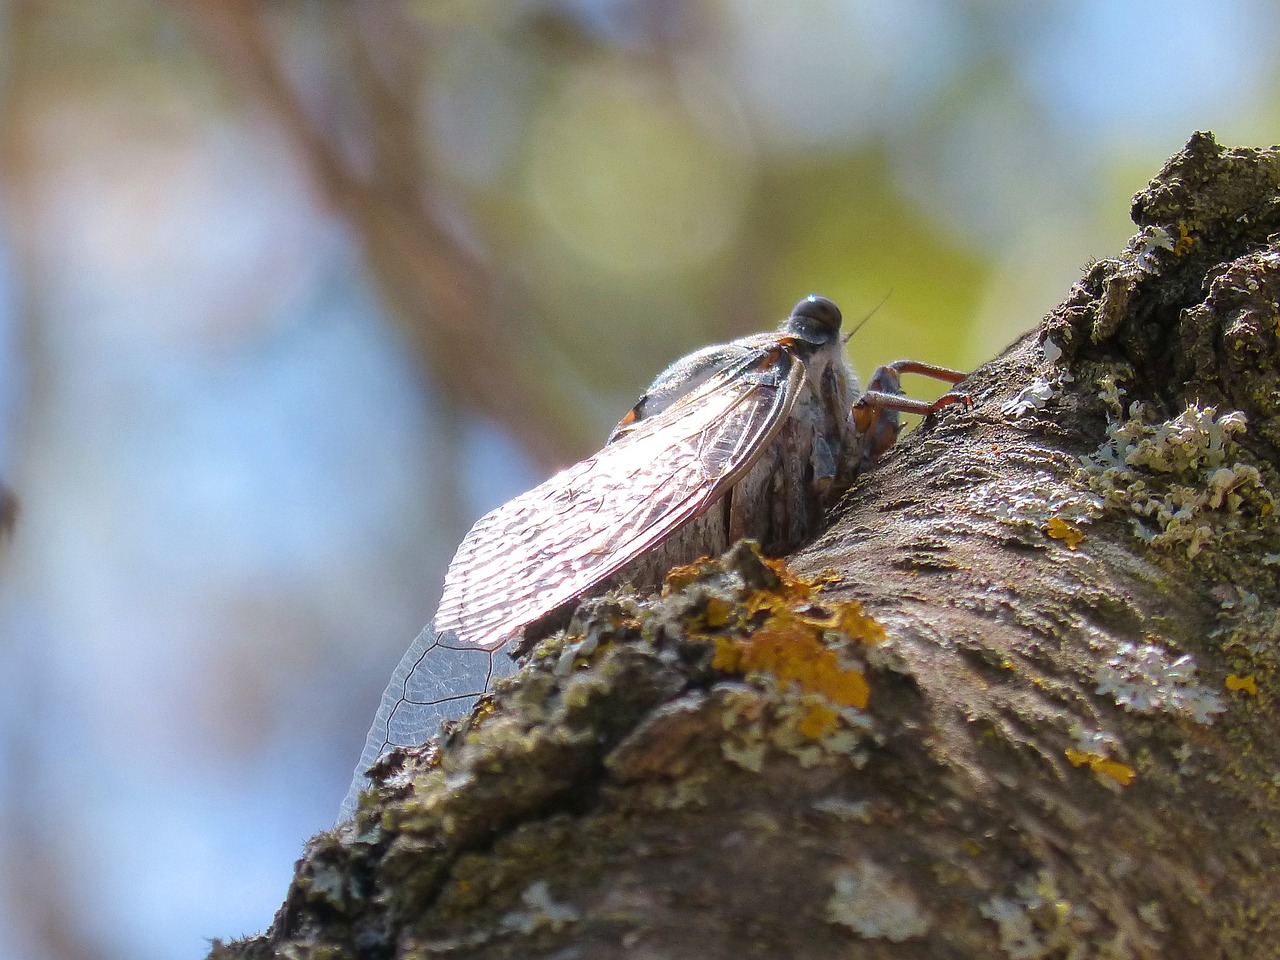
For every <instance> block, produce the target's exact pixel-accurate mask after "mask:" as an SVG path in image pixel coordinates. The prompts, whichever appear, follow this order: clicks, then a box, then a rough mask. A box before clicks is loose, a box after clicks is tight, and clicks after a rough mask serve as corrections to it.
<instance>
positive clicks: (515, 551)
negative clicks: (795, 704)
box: [434, 342, 805, 650]
mask: <svg viewBox="0 0 1280 960" xmlns="http://www.w3.org/2000/svg"><path fill="white" fill-rule="evenodd" d="M804 375H805V369H804V364H803V362H802V361H801V360H800V359H799V358H798V357H796V356H795V355H794V353H792V352H791V351H790V350H789V349H787V348H786V347H785V346H784V345H782V344H780V343H778V342H774V343H771V344H770V345H768V346H767V347H762V348H760V349H758V350H755V351H753V352H752V353H751V354H750V355H748V356H745V357H743V358H741V359H739V360H737V361H735V362H733V363H732V364H730V365H729V366H727V367H726V368H725V369H724V370H723V371H721V372H720V373H719V374H717V375H716V376H715V377H713V378H711V379H710V380H708V381H707V382H706V383H705V384H703V385H702V386H701V387H699V388H698V389H697V390H695V391H694V392H692V393H690V394H689V395H688V396H686V397H683V398H681V400H680V401H679V402H677V403H675V404H673V405H672V406H670V407H668V408H667V409H665V410H663V411H662V412H661V413H659V414H657V415H655V416H653V417H651V418H649V419H646V420H642V421H640V422H639V423H637V424H636V425H635V426H634V427H633V428H632V429H631V430H630V431H629V432H628V433H626V434H625V435H623V436H621V437H619V438H618V439H617V440H616V441H614V442H613V443H611V444H610V445H608V446H606V447H605V448H604V449H603V450H601V451H600V452H599V453H597V454H595V455H594V456H591V457H588V458H587V459H585V460H582V461H580V462H579V463H576V464H574V465H573V466H571V467H569V468H568V469H566V470H563V471H561V472H560V473H558V474H556V475H555V476H554V477H552V478H551V479H550V480H548V481H546V482H545V483H543V484H542V485H540V486H538V487H535V488H534V489H533V490H530V491H529V492H528V493H526V494H524V495H522V496H519V497H516V498H515V499H514V500H511V501H509V502H508V503H506V504H504V505H503V506H501V507H499V508H498V509H497V510H494V511H493V512H492V513H489V514H487V515H486V516H484V517H482V518H481V519H480V520H479V521H478V522H477V523H476V525H475V526H474V527H472V528H471V531H470V533H468V534H467V536H466V538H465V539H464V540H463V541H462V545H461V546H460V547H459V548H458V552H457V554H456V555H455V556H454V558H453V562H452V563H451V564H450V565H449V572H448V574H447V575H446V577H445V583H444V594H443V596H442V598H441V600H440V608H439V611H438V612H437V614H436V619H435V623H434V626H435V629H436V631H437V632H438V633H440V634H449V633H452V634H454V635H456V636H457V637H458V638H459V640H460V641H462V642H463V643H471V644H475V645H477V646H480V647H484V648H485V649H489V650H494V649H497V648H498V647H500V646H502V645H503V644H504V643H505V642H507V641H508V640H510V639H511V638H512V637H514V636H516V635H517V634H518V633H519V632H520V631H521V630H522V629H523V628H524V627H525V626H527V625H529V624H530V623H533V622H534V621H536V620H538V619H539V618H541V617H543V616H545V615H546V614H548V613H550V612H551V611H553V610H555V609H556V608H558V607H560V606H561V605H562V604H564V603H566V602H568V601H569V600H572V599H574V598H575V597H577V596H579V595H581V594H584V593H586V592H588V591H589V590H591V589H592V588H594V587H596V586H599V585H600V584H601V583H603V582H604V581H605V580H607V579H608V578H609V577H610V576H611V575H612V574H614V573H615V572H617V570H619V569H620V568H621V567H622V566H624V565H625V564H626V563H628V562H629V561H630V560H632V559H634V558H635V557H637V556H639V555H640V554H641V553H643V552H644V551H646V550H647V549H649V548H650V547H652V546H653V545H654V544H656V543H658V542H660V541H661V540H662V539H663V538H664V537H666V536H667V535H669V534H670V533H671V532H672V531H673V530H675V529H676V528H677V527H679V526H680V525H681V524H683V523H686V522H687V521H689V520H691V519H693V518H694V517H697V516H698V515H699V514H700V513H702V512H703V511H704V510H706V509H707V507H709V506H710V505H711V504H712V503H714V502H715V501H716V500H717V499H718V498H719V497H720V495H721V494H723V493H724V492H725V491H726V490H727V489H728V488H729V487H731V486H732V485H733V484H734V483H735V482H736V481H737V480H738V479H739V478H740V477H741V476H742V474H743V473H744V472H745V471H746V470H748V469H749V468H750V467H751V466H752V464H754V463H755V461H756V460H757V459H758V458H759V457H760V455H761V454H762V453H763V451H764V450H765V449H766V448H767V447H768V445H769V443H770V442H771V441H772V440H773V438H774V436H776V434H777V432H778V429H779V428H780V427H781V425H782V424H783V422H784V421H785V420H786V418H787V415H788V414H789V412H790V410H791V408H792V406H793V405H794V403H795V400H796V397H797V395H798V393H799V391H800V387H801V384H802V383H803V381H804Z"/></svg>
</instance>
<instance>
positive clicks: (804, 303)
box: [782, 293, 843, 347]
mask: <svg viewBox="0 0 1280 960" xmlns="http://www.w3.org/2000/svg"><path fill="white" fill-rule="evenodd" d="M842 320H843V317H841V316H840V308H839V307H837V306H836V305H835V304H834V303H833V302H832V301H830V300H828V299H827V298H826V297H820V296H818V295H817V294H816V293H811V294H809V296H807V297H805V298H804V299H803V300H801V301H800V302H799V303H797V304H796V305H795V307H794V308H793V309H792V310H791V316H790V317H788V318H787V321H786V322H785V323H784V324H783V325H782V332H783V333H784V334H786V335H788V336H792V337H795V338H796V339H797V340H803V341H804V342H805V343H809V344H812V345H813V346H814V347H824V346H826V345H827V344H829V343H833V342H834V341H835V340H836V338H837V337H839V335H840V323H841V321H842Z"/></svg>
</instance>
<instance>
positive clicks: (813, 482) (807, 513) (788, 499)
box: [525, 335, 865, 648]
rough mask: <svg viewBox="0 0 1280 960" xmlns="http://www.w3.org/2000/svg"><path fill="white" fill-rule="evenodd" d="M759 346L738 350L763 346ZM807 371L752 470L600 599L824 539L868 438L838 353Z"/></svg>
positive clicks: (533, 632) (536, 628)
mask: <svg viewBox="0 0 1280 960" xmlns="http://www.w3.org/2000/svg"><path fill="white" fill-rule="evenodd" d="M769 336H772V337H776V335H769ZM760 340H761V338H759V337H754V338H744V341H735V343H738V342H750V343H751V344H752V345H753V346H758V345H759V343H760ZM802 362H803V361H802ZM805 366H806V371H805V372H806V375H805V378H804V380H803V382H802V385H801V387H800V389H799V393H798V395H797V396H796V398H795V401H794V403H793V405H792V407H791V410H790V413H789V414H788V416H787V418H786V420H785V421H784V422H783V423H782V425H781V427H780V428H779V429H778V431H777V434H776V435H775V436H774V437H773V439H772V440H771V441H770V442H769V443H768V444H767V445H766V446H765V447H764V449H763V450H761V451H759V453H758V459H757V460H756V461H755V463H754V465H753V466H752V467H751V468H750V469H749V470H748V471H747V472H746V473H745V474H744V475H743V476H742V477H741V478H740V479H739V480H738V481H737V482H736V483H735V484H734V485H733V486H732V487H731V488H730V489H729V490H727V491H726V492H725V493H724V494H723V495H722V496H721V497H720V498H719V500H718V501H716V502H715V503H713V504H712V505H711V506H710V507H709V508H708V509H707V510H706V512H705V513H703V514H702V515H701V516H699V517H697V518H695V519H693V520H691V521H690V522H688V523H686V524H685V525H684V526H682V527H680V528H679V529H677V530H675V531H673V532H672V533H671V534H670V535H668V536H667V537H666V539H664V540H663V541H662V542H661V543H659V544H657V545H655V546H654V547H653V548H651V549H650V550H649V551H648V552H647V553H645V554H643V555H641V556H639V557H636V558H635V559H634V560H632V561H631V562H629V563H628V564H627V565H626V566H624V567H622V568H621V569H620V570H619V571H618V572H617V573H616V574H614V575H613V576H612V577H610V578H609V580H608V581H607V582H606V583H605V584H603V585H602V587H601V591H603V590H607V589H610V588H611V587H615V586H620V585H622V584H631V585H632V586H635V587H637V588H639V589H645V588H653V587H657V586H659V585H661V583H662V582H663V580H664V579H665V578H666V575H667V574H668V573H669V572H670V571H671V569H672V568H674V567H677V566H681V565H683V564H688V563H692V562H693V561H695V560H698V559H701V558H703V557H714V556H719V555H720V554H722V553H723V552H724V551H725V550H727V549H728V548H729V547H730V546H731V545H732V544H734V543H735V542H737V541H738V540H744V539H749V540H755V541H757V542H758V543H760V545H761V547H762V548H763V550H764V551H765V552H766V553H769V554H772V555H775V556H778V555H782V554H785V553H788V552H790V551H792V550H794V549H795V548H797V547H799V546H800V545H801V544H803V543H805V542H807V541H809V540H811V539H812V538H813V537H814V536H816V535H817V534H818V533H819V532H821V530H822V529H823V527H824V525H825V523H826V521H827V517H828V514H829V511H830V509H831V508H832V507H833V506H834V505H835V503H836V501H837V500H839V498H840V497H841V496H842V495H843V494H844V492H845V491H846V490H848V488H849V486H850V485H851V484H852V483H853V480H854V478H855V477H856V476H857V474H858V473H859V472H860V471H861V470H862V468H863V467H864V465H865V456H864V452H863V447H864V444H863V438H862V436H861V434H860V433H859V432H858V429H857V425H856V423H855V422H854V420H853V418H852V416H851V413H850V411H851V407H852V402H853V399H854V398H855V397H856V396H857V394H858V381H857V377H856V376H855V374H854V372H853V369H852V367H851V366H850V364H849V362H848V360H847V359H846V358H845V357H844V355H843V351H842V350H840V349H839V348H838V347H835V346H834V345H833V346H831V347H826V348H822V349H820V350H818V351H814V352H812V353H811V354H810V355H809V357H808V361H807V363H806V365H805ZM633 412H634V411H633ZM593 592H594V591H593ZM567 607H568V609H562V610H560V611H557V617H556V618H555V619H554V620H551V621H549V622H548V623H542V624H535V625H531V627H530V628H527V629H526V631H525V636H526V640H525V647H526V648H527V646H528V645H531V643H532V642H535V641H536V640H537V639H540V638H541V637H542V636H545V635H546V633H548V632H550V630H551V629H557V628H558V627H559V626H561V625H563V623H564V622H566V621H567V616H568V613H569V612H570V611H571V608H572V604H570V605H567ZM548 627H549V628H550V629H548Z"/></svg>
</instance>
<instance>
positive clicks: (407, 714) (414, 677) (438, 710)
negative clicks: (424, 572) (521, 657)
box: [339, 625, 516, 820]
mask: <svg viewBox="0 0 1280 960" xmlns="http://www.w3.org/2000/svg"><path fill="white" fill-rule="evenodd" d="M515 666H516V665H515V661H514V660H512V659H511V657H509V656H507V655H506V653H504V652H503V651H501V650H495V651H490V650H484V649H482V648H480V647H477V646H475V645H474V644H470V643H460V642H458V640H457V639H456V638H455V637H453V636H452V635H445V636H444V637H441V636H440V635H439V634H437V633H436V631H435V630H434V629H433V627H432V626H430V625H428V626H427V627H426V628H425V629H423V631H422V632H421V633H420V634H418V637H417V639H416V640H414V641H413V643H412V644H411V645H410V647H409V649H408V650H407V651H405V655H404V656H403V657H402V658H401V659H400V664H399V665H398V666H397V667H396V669H395V672H394V673H392V674H391V680H390V681H389V682H388V683H387V689H386V690H384V691H383V693H382V702H381V703H379V704H378V712H377V713H376V714H375V715H374V718H373V726H372V727H370V728H369V734H368V736H367V737H365V741H364V750H363V751H361V753H360V762H359V763H357V764H356V771H355V777H354V778H353V779H352V782H351V787H350V789H349V790H348V791H347V796H346V799H345V800H343V801H342V812H341V813H340V814H339V820H346V819H347V818H349V817H351V816H353V815H354V814H355V812H356V801H357V800H358V799H359V798H360V792H361V791H362V790H364V789H365V788H366V787H367V786H368V785H369V778H368V777H367V776H365V771H366V770H368V769H369V768H370V767H371V766H373V764H374V763H376V762H377V761H378V759H379V758H380V757H382V755H383V754H385V753H387V752H388V751H389V750H390V749H391V748H392V747H412V746H416V745H417V744H420V743H423V742H425V741H426V740H427V739H429V738H430V737H433V736H435V734H436V733H437V732H438V731H439V729H440V724H442V723H443V722H444V721H446V720H452V719H454V718H456V717H460V716H463V715H465V714H466V713H467V712H468V711H469V710H470V709H471V707H472V705H473V704H474V703H475V702H476V700H477V698H479V697H480V696H481V695H482V694H483V693H484V692H485V691H486V690H488V689H489V687H490V686H491V685H492V684H493V682H494V681H495V680H497V679H499V678H500V677H504V676H506V675H507V674H509V673H511V672H512V671H514V670H515Z"/></svg>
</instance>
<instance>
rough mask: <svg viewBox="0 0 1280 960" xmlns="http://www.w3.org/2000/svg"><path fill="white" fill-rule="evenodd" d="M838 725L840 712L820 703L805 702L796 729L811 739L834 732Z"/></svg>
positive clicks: (817, 738)
mask: <svg viewBox="0 0 1280 960" xmlns="http://www.w3.org/2000/svg"><path fill="white" fill-rule="evenodd" d="M839 725H840V714H838V713H836V712H835V711H834V710H832V709H831V708H830V707H828V706H825V705H823V704H821V703H809V704H805V709H804V713H803V714H802V715H801V717H800V722H799V723H797V724H796V729H797V730H799V731H800V732H801V733H802V734H804V735H805V736H806V737H809V738H810V739H812V740H819V739H821V738H822V737H825V736H827V735H829V734H832V733H835V732H836V728H837V727H838V726H839Z"/></svg>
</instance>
